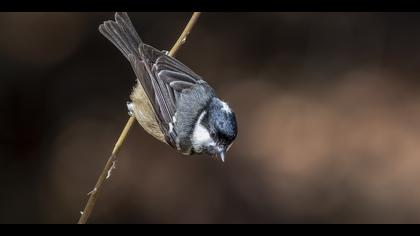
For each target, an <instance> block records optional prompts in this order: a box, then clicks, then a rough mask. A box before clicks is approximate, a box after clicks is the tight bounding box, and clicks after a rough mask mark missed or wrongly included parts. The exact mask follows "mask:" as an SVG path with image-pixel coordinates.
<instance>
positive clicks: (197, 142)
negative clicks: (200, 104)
mask: <svg viewBox="0 0 420 236" xmlns="http://www.w3.org/2000/svg"><path fill="white" fill-rule="evenodd" d="M206 113H207V112H206V111H203V112H202V113H201V114H200V117H198V120H197V122H196V123H195V127H194V131H193V135H192V139H191V142H192V146H193V147H194V150H195V151H196V152H201V151H202V149H203V147H207V146H211V145H215V142H214V140H213V139H212V138H211V137H210V132H209V131H208V130H207V129H206V128H205V127H204V126H203V125H202V124H201V122H202V120H203V118H204V116H205V115H206Z"/></svg>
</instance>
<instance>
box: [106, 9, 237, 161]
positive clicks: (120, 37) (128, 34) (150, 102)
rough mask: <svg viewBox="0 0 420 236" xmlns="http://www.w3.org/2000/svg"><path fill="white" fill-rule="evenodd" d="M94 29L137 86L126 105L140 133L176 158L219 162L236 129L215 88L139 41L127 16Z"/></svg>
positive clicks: (122, 14)
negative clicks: (200, 156) (208, 158)
mask: <svg viewBox="0 0 420 236" xmlns="http://www.w3.org/2000/svg"><path fill="white" fill-rule="evenodd" d="M99 31H100V33H101V34H102V35H104V36H105V37H106V38H107V39H108V40H109V41H111V42H112V43H113V44H114V45H115V47H117V48H118V49H119V51H120V52H121V53H122V54H123V55H124V56H125V57H126V58H127V59H128V61H129V62H130V64H131V67H132V69H133V71H134V73H135V76H136V85H135V86H134V87H133V90H132V92H131V94H130V100H131V101H129V102H127V107H128V111H129V114H130V115H132V116H134V117H135V118H136V120H137V121H138V123H139V124H140V125H141V126H142V127H143V129H144V130H145V131H146V132H147V133H149V134H150V135H152V136H153V137H154V138H156V139H157V140H159V141H161V142H163V143H165V144H168V145H169V146H171V147H172V148H174V149H176V150H177V151H178V152H179V153H181V154H184V155H194V154H206V155H210V156H213V157H219V158H220V159H221V161H223V162H224V161H225V153H226V152H227V151H228V150H229V148H230V147H231V146H232V143H233V141H234V140H235V139H236V137H237V133H238V128H237V120H236V115H235V112H234V111H233V110H232V109H231V108H230V106H229V105H228V104H227V103H226V102H225V101H222V100H221V99H220V98H219V97H218V96H217V94H216V92H215V90H214V89H213V88H212V87H211V86H210V85H209V84H208V83H207V82H206V81H205V80H204V79H203V78H202V77H201V76H199V75H198V74H196V73H195V72H194V71H192V70H191V69H190V68H188V67H187V66H186V65H184V64H183V63H182V62H180V61H179V60H177V59H175V58H174V57H171V56H169V55H168V52H167V51H164V50H158V49H156V48H154V47H153V46H150V45H148V44H146V43H144V42H143V41H142V40H141V38H140V36H139V35H138V33H137V31H136V29H135V27H134V25H133V23H132V21H131V19H130V17H129V16H128V14H127V13H126V12H116V13H115V19H114V20H108V21H104V22H103V23H102V24H101V25H100V26H99Z"/></svg>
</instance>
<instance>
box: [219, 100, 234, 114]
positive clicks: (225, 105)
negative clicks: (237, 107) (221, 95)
mask: <svg viewBox="0 0 420 236" xmlns="http://www.w3.org/2000/svg"><path fill="white" fill-rule="evenodd" d="M221 102H222V106H223V107H222V111H225V112H227V113H232V110H230V107H229V106H228V104H227V103H226V102H223V101H221Z"/></svg>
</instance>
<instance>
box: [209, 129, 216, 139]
mask: <svg viewBox="0 0 420 236" xmlns="http://www.w3.org/2000/svg"><path fill="white" fill-rule="evenodd" d="M210 137H211V138H213V139H214V138H216V132H214V131H211V132H210Z"/></svg>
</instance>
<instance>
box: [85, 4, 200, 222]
mask: <svg viewBox="0 0 420 236" xmlns="http://www.w3.org/2000/svg"><path fill="white" fill-rule="evenodd" d="M200 14H201V13H200V12H194V14H193V15H192V17H191V19H190V21H189V22H188V24H187V26H186V27H185V29H184V31H183V32H182V34H181V35H180V36H179V38H178V40H177V41H176V43H175V44H174V46H173V47H172V49H171V51H170V52H169V54H168V55H169V56H172V57H173V56H175V54H176V52H177V51H178V49H179V48H180V47H181V45H183V44H184V43H185V41H186V40H187V37H188V34H189V33H190V32H191V29H192V28H193V27H194V25H195V23H196V22H197V19H198V17H199V16H200ZM135 120H136V118H134V116H131V117H130V119H129V120H128V121H127V124H126V125H125V127H124V129H123V131H122V132H121V135H120V137H119V138H118V140H117V143H116V144H115V146H114V149H113V150H112V153H111V156H110V157H109V158H108V161H107V163H106V165H105V168H104V169H103V170H102V173H101V175H100V176H99V178H98V181H97V182H96V185H95V188H94V189H93V190H92V191H91V192H89V194H88V195H89V200H88V202H87V203H86V206H85V209H84V210H83V211H82V212H80V214H81V216H80V219H79V221H78V224H86V222H87V220H88V219H89V216H90V215H91V214H92V211H93V209H94V207H95V203H96V200H97V199H98V194H99V192H100V190H101V189H102V186H103V184H104V182H105V180H106V179H108V178H109V177H110V175H111V171H112V170H113V169H114V168H115V162H116V160H117V154H118V153H119V151H120V149H121V147H122V145H123V143H124V141H125V139H126V138H127V135H128V132H129V131H130V129H131V127H132V126H133V124H134V123H135V122H134V121H135Z"/></svg>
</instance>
